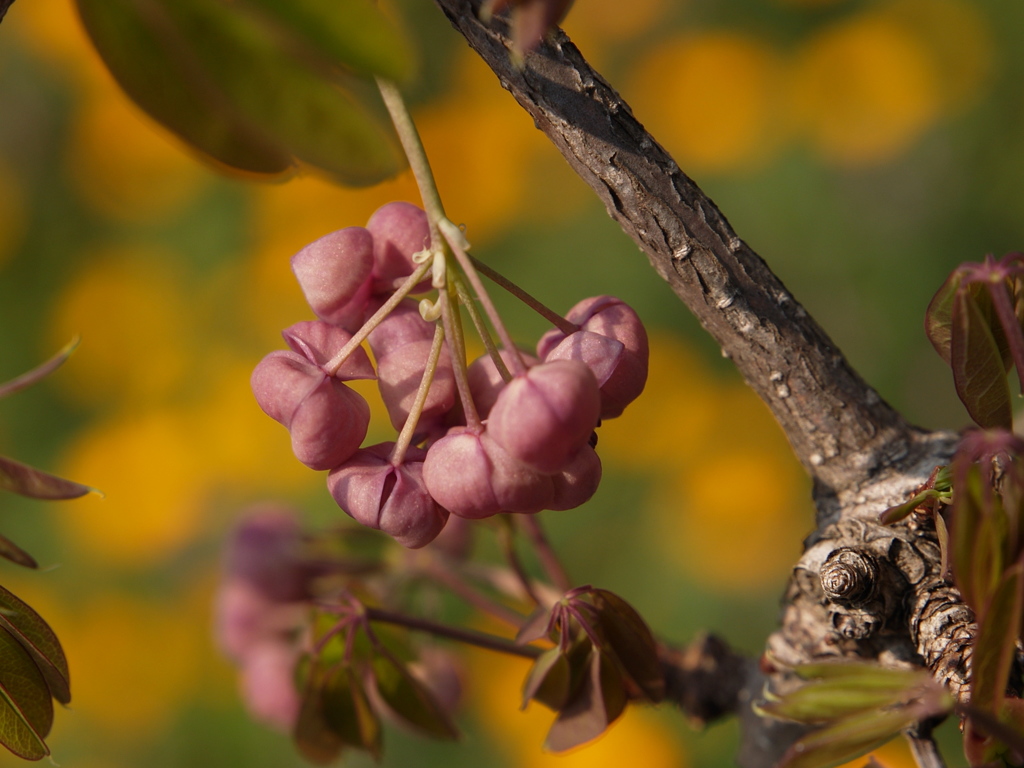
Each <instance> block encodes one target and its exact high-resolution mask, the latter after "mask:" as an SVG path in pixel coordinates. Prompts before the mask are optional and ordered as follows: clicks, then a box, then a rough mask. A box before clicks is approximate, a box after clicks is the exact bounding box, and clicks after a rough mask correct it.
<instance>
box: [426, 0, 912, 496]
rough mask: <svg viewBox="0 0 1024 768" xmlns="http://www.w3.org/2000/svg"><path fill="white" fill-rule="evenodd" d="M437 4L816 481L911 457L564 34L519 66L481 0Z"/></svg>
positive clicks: (887, 412)
mask: <svg viewBox="0 0 1024 768" xmlns="http://www.w3.org/2000/svg"><path fill="white" fill-rule="evenodd" d="M437 3H438V5H440V6H441V8H442V10H443V11H444V12H445V14H446V15H447V16H448V18H449V19H450V20H451V22H452V24H453V25H454V26H455V27H456V28H457V29H458V30H459V31H460V32H461V33H462V34H463V35H464V36H465V37H466V39H467V41H468V42H469V44H470V46H472V48H473V49H474V50H475V51H476V52H477V53H479V54H480V56H481V57H483V59H484V60H485V61H486V62H487V64H488V65H490V67H491V68H492V69H493V70H494V72H495V74H496V75H497V77H498V79H499V81H500V83H501V85H502V86H503V87H504V88H506V89H507V90H508V91H509V92H510V93H511V94H512V95H513V96H514V97H515V99H516V100H517V101H518V102H519V104H520V105H521V106H522V107H523V109H524V110H526V112H527V113H529V115H530V116H531V117H532V118H533V120H534V122H535V124H536V126H537V127H538V128H539V129H540V130H542V131H543V132H544V133H545V134H547V136H548V137H549V138H550V139H551V141H552V142H553V143H554V144H555V146H556V147H557V148H558V150H559V151H560V152H561V153H562V155H563V156H564V157H565V159H566V161H567V162H568V163H569V164H570V165H571V166H572V168H573V170H574V171H575V172H576V173H577V174H579V176H580V177H581V178H582V179H583V180H584V181H586V182H587V183H588V184H589V185H590V186H591V187H592V188H593V189H594V191H595V192H596V193H597V195H598V196H599V197H600V198H601V200H602V201H603V202H604V204H605V206H606V207H607V209H608V213H609V215H610V216H611V217H612V218H613V219H614V220H615V221H616V222H618V223H619V225H620V226H621V227H622V229H623V231H624V232H626V234H628V235H629V236H630V237H631V238H632V239H633V240H634V241H635V242H636V244H637V245H638V246H639V247H640V249H641V250H642V251H643V252H644V253H645V254H646V255H647V257H648V259H649V260H650V262H651V265H652V266H653V267H654V269H655V270H657V272H658V274H660V275H661V276H662V277H663V278H664V279H665V281H666V282H667V283H668V284H669V285H670V286H671V287H672V289H673V290H674V291H675V293H676V294H677V295H678V296H679V298H680V299H682V301H683V302H684V303H685V304H686V306H687V307H689V309H690V310H691V311H692V312H693V313H694V315H696V316H697V318H698V319H699V320H700V322H701V324H702V325H703V326H704V327H705V328H706V329H707V331H708V332H709V333H710V334H711V335H712V336H713V337H714V338H715V339H716V341H717V342H718V343H719V344H720V345H721V347H722V351H723V354H725V355H726V356H728V357H730V358H732V360H733V361H734V362H735V364H736V367H737V368H738V369H739V371H740V373H741V374H742V375H743V377H744V378H745V379H746V381H747V383H748V384H749V385H750V386H751V387H752V388H753V389H754V390H755V391H756V392H757V393H758V394H759V395H760V396H761V398H762V399H763V400H764V401H765V402H766V403H767V404H768V406H769V408H771V410H772V412H773V414H774V415H775V418H776V419H777V420H778V422H779V424H780V425H781V426H782V428H783V430H784V431H785V433H786V435H787V437H788V438H789V441H790V443H791V444H792V446H793V450H794V452H795V453H796V455H797V457H798V458H799V460H800V461H801V462H802V463H803V464H804V466H805V467H806V468H807V470H808V471H809V472H810V474H811V475H812V477H813V478H814V479H815V480H816V481H818V482H819V483H820V484H821V485H823V486H824V487H825V489H842V488H849V487H852V486H857V485H860V484H862V483H863V482H865V481H866V480H868V479H869V478H870V477H871V476H872V475H873V474H874V473H875V472H877V471H878V470H879V469H880V468H882V467H885V466H888V465H891V464H893V463H894V462H899V461H901V460H904V459H905V458H906V457H908V455H909V454H910V453H912V452H914V451H915V445H914V443H915V434H916V433H915V430H914V429H913V428H912V427H910V426H909V425H908V424H907V423H906V422H905V421H904V420H903V418H902V417H901V416H900V414H899V413H897V412H896V411H895V410H893V409H892V408H891V407H890V406H889V405H888V404H887V403H886V402H884V401H883V400H882V399H881V398H880V397H879V396H878V394H877V393H876V392H875V391H874V390H873V389H872V388H871V387H869V386H868V385H867V384H866V383H865V382H864V381H863V380H862V379H861V378H860V376H858V375H857V373H856V372H855V371H854V370H853V369H852V368H851V367H850V366H849V365H848V363H847V362H846V359H845V358H844V357H843V355H842V354H841V353H840V352H839V350H838V349H837V348H836V347H835V345H834V344H833V343H832V341H831V340H830V339H829V338H828V336H827V335H826V334H825V332H824V331H823V330H822V329H821V328H820V327H819V326H818V324H817V323H816V322H815V321H814V320H813V319H812V318H811V317H810V316H809V315H808V314H807V312H806V311H805V310H804V308H803V307H802V306H801V305H800V304H799V303H798V302H797V301H796V300H795V299H794V298H793V297H792V295H791V294H790V293H789V292H788V291H787V290H786V288H785V286H784V285H783V284H782V282H781V281H780V280H779V279H778V278H777V277H776V276H775V275H774V274H773V273H772V272H771V270H769V269H768V267H767V266H766V265H765V263H764V262H763V261H762V260H761V258H760V257H759V256H758V255H757V254H756V253H755V252H754V251H753V250H752V249H751V248H750V247H749V246H748V245H747V244H746V243H745V242H744V241H743V240H741V239H740V238H739V237H738V236H737V235H736V233H735V232H733V230H732V228H731V227H730V225H729V223H728V221H726V219H725V217H724V216H723V215H722V214H721V212H720V211H719V210H718V208H717V207H715V204H714V203H713V202H712V201H711V200H710V199H709V198H708V197H707V196H706V195H705V194H704V193H703V192H701V190H700V189H699V188H698V187H697V186H696V185H695V184H694V183H693V181H691V180H690V178H689V177H687V176H686V174H684V173H683V172H682V171H681V170H680V169H679V167H678V166H677V165H676V163H675V162H674V161H673V160H672V158H671V157H670V156H669V155H668V153H667V152H665V150H664V149H662V147H661V146H660V145H659V144H658V143H657V142H656V141H655V140H654V138H653V137H652V136H651V135H650V134H648V133H647V131H646V130H645V129H644V127H643V126H642V125H641V124H640V123H639V122H638V121H637V120H636V118H634V117H633V113H632V111H631V110H630V108H629V106H628V105H627V104H626V103H625V102H624V101H623V100H622V98H621V97H620V96H619V95H618V93H616V92H615V90H613V89H612V87H611V86H610V85H609V84H608V83H607V82H605V80H604V79H603V78H602V77H601V76H600V75H599V74H598V73H597V72H595V71H594V70H593V69H592V68H591V67H590V66H589V64H588V63H587V62H586V61H585V60H584V58H583V57H582V55H581V54H580V52H579V51H578V50H577V49H576V47H575V46H574V45H573V44H572V43H571V42H570V41H569V39H568V38H567V37H566V36H565V35H564V34H563V33H561V32H556V34H555V35H554V36H553V38H552V39H551V41H550V42H548V43H545V44H543V45H541V47H540V48H539V49H538V50H537V51H536V52H534V53H531V54H528V55H527V56H526V63H525V66H524V67H523V69H521V70H519V69H516V68H515V66H514V65H513V64H512V62H511V59H510V56H509V49H508V44H509V43H508V38H507V37H506V36H505V35H504V32H505V30H504V29H503V27H502V26H501V24H500V22H493V23H492V24H490V25H484V24H483V23H481V22H480V21H479V20H478V19H477V17H476V14H475V12H474V9H475V6H476V3H475V2H472V1H471V0H437Z"/></svg>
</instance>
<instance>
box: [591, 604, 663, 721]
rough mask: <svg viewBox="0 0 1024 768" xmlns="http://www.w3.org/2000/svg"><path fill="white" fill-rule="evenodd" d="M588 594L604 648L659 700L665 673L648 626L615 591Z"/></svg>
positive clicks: (629, 674) (661, 695)
mask: <svg viewBox="0 0 1024 768" xmlns="http://www.w3.org/2000/svg"><path fill="white" fill-rule="evenodd" d="M591 594H592V596H593V601H594V607H595V608H596V609H597V619H598V626H599V627H600V630H601V634H602V635H603V636H604V639H605V641H606V642H607V649H606V650H608V651H609V652H610V654H611V657H612V658H613V659H614V660H615V661H616V662H618V664H619V666H620V667H621V668H622V670H623V672H625V674H626V676H627V677H628V678H629V679H630V680H631V681H632V682H633V683H635V684H636V686H637V687H638V688H639V689H640V691H641V692H642V693H643V695H644V696H646V697H647V698H648V699H650V700H651V701H653V702H658V701H661V700H662V699H663V698H665V673H664V670H663V668H662V664H661V660H660V659H659V658H658V646H657V643H655V642H654V635H653V634H651V630H650V628H649V627H648V626H647V624H646V623H645V622H644V620H643V618H642V617H641V616H640V614H639V613H637V611H636V609H635V608H633V606H631V605H630V604H629V603H627V602H626V601H625V600H623V599H622V598H621V597H619V596H618V595H616V594H615V593H613V592H609V591H608V590H606V589H595V590H593V592H592V593H591Z"/></svg>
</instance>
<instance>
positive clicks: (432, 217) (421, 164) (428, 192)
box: [377, 77, 445, 249]
mask: <svg viewBox="0 0 1024 768" xmlns="http://www.w3.org/2000/svg"><path fill="white" fill-rule="evenodd" d="M377 88H378V89H380V95H381V97H382V98H383V99H384V106H386V107H387V109H388V114H390V115H391V122H392V123H394V126H395V131H396V132H397V133H398V140H399V141H400V142H401V143H402V149H403V150H405V156H406V158H407V159H408V160H409V168H410V169H411V170H412V175H413V177H414V178H415V179H416V186H418V187H419V190H420V198H421V199H422V200H423V208H424V210H425V211H426V212H427V222H428V223H429V224H430V243H431V245H432V247H433V248H434V249H438V248H440V247H441V244H442V243H443V242H444V240H443V239H442V237H441V232H440V230H439V229H438V222H439V221H441V219H443V218H445V213H444V204H443V203H442V202H441V194H440V193H439V192H438V191H437V182H436V181H434V172H433V171H432V170H431V168H430V162H429V161H428V160H427V152H426V150H425V149H424V148H423V142H422V141H421V140H420V134H419V131H417V130H416V124H415V123H413V121H412V115H411V114H409V108H408V107H406V105H405V99H403V98H402V93H401V91H399V90H398V88H397V87H396V86H395V84H394V83H392V82H391V81H390V80H385V79H384V78H381V77H378V78H377Z"/></svg>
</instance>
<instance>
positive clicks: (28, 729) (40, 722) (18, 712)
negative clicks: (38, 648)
mask: <svg viewBox="0 0 1024 768" xmlns="http://www.w3.org/2000/svg"><path fill="white" fill-rule="evenodd" d="M52 725H53V702H52V701H51V699H50V692H49V690H48V689H47V687H46V681H44V680H43V676H42V675H41V674H40V672H39V668H38V667H37V666H36V665H35V662H34V661H33V660H32V657H31V656H30V655H29V654H28V652H27V651H26V650H25V649H24V648H23V647H22V645H21V643H19V642H18V641H17V640H16V639H15V638H14V637H13V636H12V635H11V634H10V633H9V632H7V631H6V630H3V629H0V744H3V745H4V746H5V747H7V749H9V750H11V752H13V753H14V754H16V755H17V756H18V757H22V758H25V759H26V760H39V759H41V758H43V757H46V755H48V754H50V749H49V748H48V747H47V746H46V743H45V742H44V741H43V739H45V738H46V735H47V734H48V733H49V732H50V726H52Z"/></svg>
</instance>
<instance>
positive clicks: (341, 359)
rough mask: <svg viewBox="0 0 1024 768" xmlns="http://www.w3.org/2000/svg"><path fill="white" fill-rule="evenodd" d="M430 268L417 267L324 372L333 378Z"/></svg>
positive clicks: (427, 264) (329, 362)
mask: <svg viewBox="0 0 1024 768" xmlns="http://www.w3.org/2000/svg"><path fill="white" fill-rule="evenodd" d="M430 266H431V264H430V261H429V260H428V261H426V262H424V263H423V264H420V265H419V266H418V267H416V271H415V272H413V273H412V274H411V275H409V277H407V278H406V279H405V280H404V281H403V282H402V285H401V286H400V287H399V288H397V289H396V290H395V292H394V293H393V294H391V296H389V297H388V300H387V301H386V302H384V303H383V304H382V305H381V307H380V309H378V310H377V311H376V312H374V313H373V314H372V315H371V316H370V319H369V320H367V321H366V322H365V323H363V327H362V328H360V329H359V330H358V331H356V333H355V335H354V336H353V337H352V338H351V339H349V340H348V341H347V342H346V343H345V346H343V347H342V348H341V349H339V350H338V354H336V355H335V356H334V357H332V358H331V359H330V361H328V363H327V365H325V366H324V370H325V371H326V372H327V373H328V375H330V376H333V375H334V374H336V373H337V372H338V369H339V368H341V366H342V365H343V364H344V363H345V360H347V359H348V356H349V355H351V354H352V353H353V352H354V351H355V350H356V347H358V346H359V345H360V344H362V343H363V342H364V341H365V340H366V337H367V336H369V335H370V334H371V333H372V332H373V330H374V329H375V328H376V327H377V326H378V325H380V323H381V320H383V319H384V318H385V317H387V316H388V315H390V314H391V311H392V310H393V309H394V308H395V307H397V306H398V305H399V304H401V303H402V300H403V299H404V298H405V297H406V296H408V295H409V292H410V291H411V290H412V289H413V288H414V287H415V286H416V284H417V283H419V282H420V281H421V280H423V278H424V277H425V276H426V274H427V272H429V271H430Z"/></svg>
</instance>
